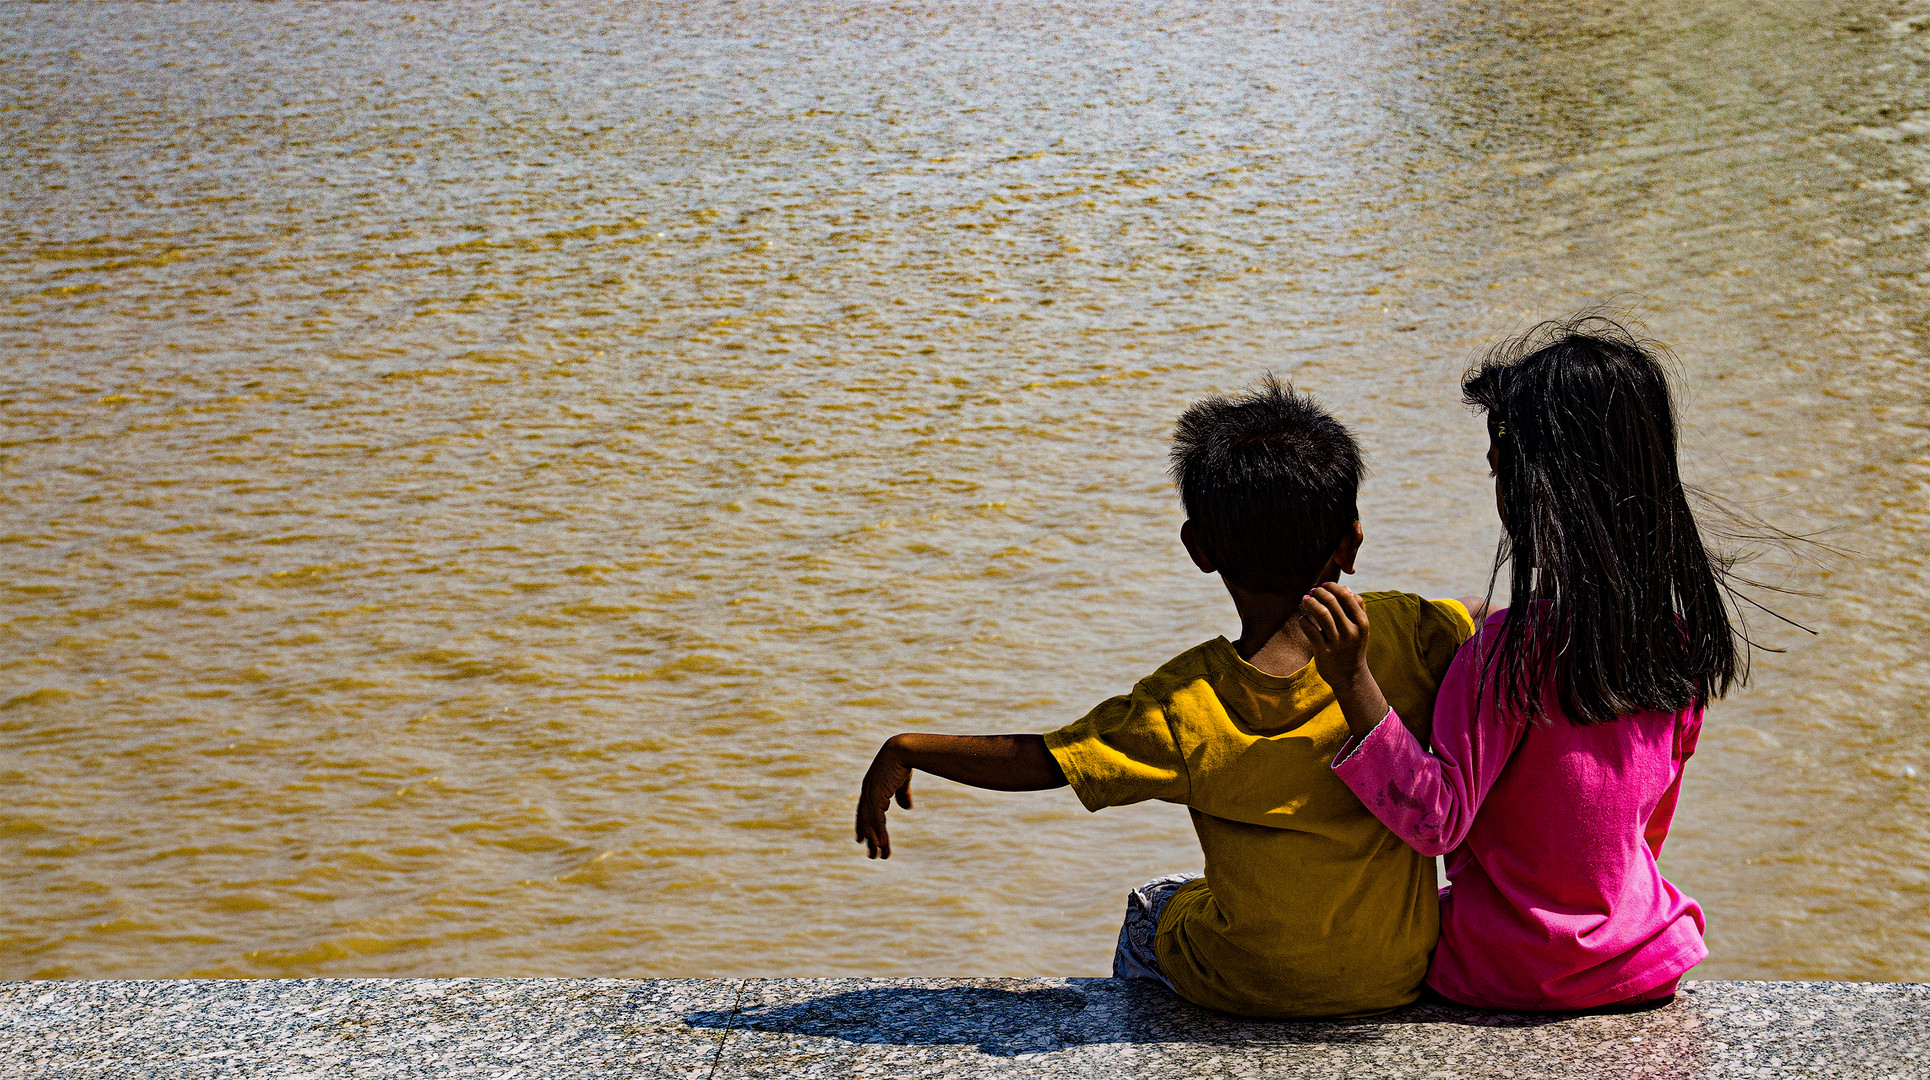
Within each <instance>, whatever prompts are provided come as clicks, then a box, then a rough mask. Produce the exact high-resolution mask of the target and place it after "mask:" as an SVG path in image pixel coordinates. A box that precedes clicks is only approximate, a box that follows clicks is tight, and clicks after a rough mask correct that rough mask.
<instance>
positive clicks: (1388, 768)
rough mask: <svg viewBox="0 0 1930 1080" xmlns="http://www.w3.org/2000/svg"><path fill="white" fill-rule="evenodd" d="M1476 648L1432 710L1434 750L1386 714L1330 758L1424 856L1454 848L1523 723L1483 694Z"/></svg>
mask: <svg viewBox="0 0 1930 1080" xmlns="http://www.w3.org/2000/svg"><path fill="white" fill-rule="evenodd" d="M1480 666H1481V663H1480V650H1479V649H1476V648H1463V649H1462V650H1461V652H1460V654H1459V655H1457V656H1456V657H1455V658H1454V664H1453V666H1451V667H1449V668H1448V673H1447V677H1446V678H1444V679H1443V680H1441V694H1440V697H1439V699H1438V700H1437V701H1436V702H1435V705H1434V752H1433V753H1431V754H1430V753H1428V752H1427V750H1426V749H1424V748H1423V747H1422V746H1421V743H1420V740H1418V739H1416V738H1415V737H1414V734H1413V733H1412V732H1410V731H1408V730H1407V725H1406V724H1403V723H1401V719H1400V717H1398V716H1396V715H1394V713H1393V711H1392V710H1389V711H1388V714H1387V718H1386V719H1384V720H1382V721H1381V722H1380V723H1379V724H1378V725H1376V726H1375V728H1374V730H1373V731H1371V732H1369V733H1368V734H1367V737H1366V738H1364V739H1362V740H1360V743H1359V745H1358V746H1353V747H1343V748H1342V750H1341V753H1340V754H1337V755H1335V756H1334V774H1335V775H1336V776H1338V777H1340V779H1341V781H1342V782H1343V783H1345V784H1346V785H1347V786H1348V787H1349V788H1351V789H1353V792H1354V794H1355V795H1358V796H1359V797H1360V801H1361V802H1362V803H1363V804H1365V805H1366V807H1367V809H1369V810H1371V811H1373V813H1374V816H1375V817H1377V818H1379V819H1380V820H1381V823H1382V824H1384V825H1386V826H1387V827H1388V829H1389V830H1391V831H1392V832H1393V833H1394V835H1395V836H1398V837H1400V838H1401V839H1402V840H1404V841H1406V842H1407V845H1408V846H1409V847H1411V848H1413V849H1414V850H1415V851H1418V852H1420V853H1421V854H1423V855H1445V854H1447V853H1448V852H1450V851H1453V850H1454V849H1455V848H1456V847H1459V846H1460V844H1461V841H1462V840H1464V839H1466V838H1467V835H1468V829H1469V828H1471V827H1472V826H1473V825H1474V815H1475V812H1476V811H1478V810H1480V809H1481V800H1483V799H1485V798H1487V796H1488V789H1489V788H1491V787H1493V786H1494V782H1495V778H1497V777H1499V776H1500V775H1501V770H1502V768H1503V767H1504V766H1505V765H1507V764H1508V758H1509V757H1511V756H1513V754H1514V749H1515V746H1516V744H1517V743H1519V742H1520V741H1521V734H1522V732H1523V731H1524V730H1525V727H1524V726H1523V725H1520V724H1518V723H1514V722H1511V721H1510V720H1509V719H1508V718H1506V717H1504V716H1502V715H1500V714H1499V710H1498V708H1497V702H1496V697H1497V695H1495V694H1493V693H1488V694H1482V693H1480V692H1479V687H1480Z"/></svg>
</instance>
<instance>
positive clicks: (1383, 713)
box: [1300, 582, 1387, 735]
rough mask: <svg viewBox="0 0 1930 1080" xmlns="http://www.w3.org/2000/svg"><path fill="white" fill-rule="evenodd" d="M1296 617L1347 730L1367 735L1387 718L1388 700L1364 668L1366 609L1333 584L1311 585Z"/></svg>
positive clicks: (1352, 594)
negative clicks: (1338, 707)
mask: <svg viewBox="0 0 1930 1080" xmlns="http://www.w3.org/2000/svg"><path fill="white" fill-rule="evenodd" d="M1300 618H1301V619H1302V620H1304V621H1305V622H1306V624H1307V628H1308V630H1309V631H1310V633H1309V635H1308V636H1309V638H1310V640H1311V644H1312V645H1313V661H1314V667H1315V668H1316V669H1317V670H1319V672H1320V677H1321V678H1323V679H1325V680H1327V685H1328V686H1331V687H1333V691H1334V698H1335V700H1337V701H1339V702H1340V710H1341V712H1342V713H1343V714H1345V715H1346V717H1347V728H1348V730H1350V731H1351V732H1353V734H1355V735H1366V734H1367V733H1369V732H1371V731H1373V730H1374V727H1375V725H1377V724H1379V723H1380V722H1381V721H1382V720H1384V719H1386V718H1387V699H1386V698H1385V697H1382V696H1381V692H1380V684H1379V683H1376V682H1375V681H1374V674H1373V672H1371V671H1369V670H1368V669H1367V608H1366V607H1365V606H1364V605H1363V604H1362V603H1361V602H1360V597H1358V596H1355V595H1354V592H1353V590H1352V589H1349V588H1347V587H1346V586H1345V585H1341V584H1338V583H1336V582H1328V583H1326V584H1323V585H1318V586H1315V587H1314V590H1313V591H1312V592H1310V593H1308V594H1307V595H1306V597H1305V598H1304V599H1302V600H1301V601H1300Z"/></svg>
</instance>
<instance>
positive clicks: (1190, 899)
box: [1045, 593, 1474, 1017]
mask: <svg viewBox="0 0 1930 1080" xmlns="http://www.w3.org/2000/svg"><path fill="white" fill-rule="evenodd" d="M1363 600H1364V601H1365V602H1366V605H1367V611H1368V614H1369V617H1370V618H1371V619H1372V622H1373V626H1374V633H1373V635H1372V636H1371V637H1370V638H1369V643H1368V649H1369V658H1368V662H1369V665H1370V667H1371V668H1372V670H1373V673H1374V676H1375V678H1376V680H1377V681H1378V682H1379V683H1380V686H1381V689H1382V691H1383V692H1384V693H1385V694H1386V696H1387V699H1388V702H1389V704H1390V705H1392V706H1393V707H1394V710H1395V712H1396V713H1397V714H1398V715H1400V716H1401V717H1402V718H1403V719H1404V720H1406V721H1407V722H1408V723H1410V724H1412V725H1415V726H1416V727H1417V729H1418V732H1419V733H1420V734H1421V735H1423V736H1425V734H1426V731H1425V725H1426V723H1427V721H1428V718H1429V717H1431V716H1432V712H1433V706H1434V695H1435V690H1436V689H1437V688H1438V686H1439V685H1440V681H1441V678H1442V676H1443V675H1444V674H1445V673H1446V671H1447V669H1448V666H1449V664H1450V662H1451V661H1452V660H1453V658H1454V654H1455V651H1456V650H1457V649H1458V648H1459V646H1460V644H1461V642H1462V641H1464V640H1465V639H1466V638H1467V637H1468V636H1469V635H1470V634H1472V633H1473V631H1474V625H1473V622H1472V620H1471V619H1470V618H1469V616H1468V613H1467V610H1466V609H1465V608H1464V607H1463V606H1462V605H1461V604H1459V603H1457V602H1455V601H1452V600H1436V601H1427V600H1424V599H1422V598H1421V597H1418V596H1414V595H1412V594H1408V593H1370V594H1368V595H1367V596H1365V597H1363ZM1346 737H1347V725H1346V721H1345V720H1344V719H1343V717H1342V716H1341V713H1340V709H1339V706H1338V705H1336V704H1335V702H1334V695H1333V692H1332V690H1331V689H1330V688H1329V687H1328V686H1327V684H1326V682H1325V681H1324V680H1322V679H1321V677H1320V675H1319V673H1318V672H1316V671H1315V670H1314V665H1313V664H1312V663H1308V664H1307V665H1306V666H1305V667H1303V668H1301V669H1300V670H1298V671H1296V672H1294V673H1293V674H1291V675H1287V676H1277V675H1269V674H1267V673H1266V672H1263V671H1261V670H1259V669H1258V668H1256V667H1254V666H1252V665H1251V664H1249V663H1247V662H1246V661H1244V660H1242V659H1241V658H1240V655H1239V653H1238V652H1236V651H1235V649H1234V647H1233V645H1232V644H1231V643H1229V642H1228V641H1227V640H1226V639H1225V638H1223V637H1222V638H1216V639H1214V640H1212V641H1209V642H1207V643H1205V644H1204V645H1200V646H1198V647H1196V648H1193V649H1189V650H1188V651H1186V652H1185V653H1182V654H1180V655H1179V656H1178V657H1176V658H1174V659H1173V660H1172V661H1170V662H1168V663H1166V664H1165V665H1163V666H1162V667H1161V668H1160V669H1159V670H1158V671H1156V672H1154V673H1153V674H1152V675H1150V676H1148V677H1146V678H1145V679H1142V680H1141V681H1140V682H1139V684H1138V685H1137V686H1135V687H1134V688H1133V692H1132V693H1131V694H1130V695H1127V696H1123V697H1116V698H1112V699H1110V700H1108V701H1106V702H1103V703H1102V704H1100V705H1099V707H1097V708H1095V709H1094V710H1093V711H1092V712H1091V713H1089V714H1087V715H1086V716H1085V717H1084V718H1083V719H1081V720H1079V721H1077V722H1076V723H1073V724H1071V725H1069V726H1067V727H1065V728H1062V729H1060V730H1058V731H1055V732H1052V733H1050V734H1048V735H1047V736H1046V737H1045V744H1046V748H1047V749H1048V750H1049V751H1050V752H1051V754H1052V757H1053V758H1054V759H1055V760H1056V761H1057V763H1058V765H1059V767H1060V769H1062V770H1063V771H1064V773H1065V776H1066V779H1067V780H1068V781H1069V782H1070V783H1071V785H1072V787H1073V789H1074V791H1075V792H1077V794H1078V796H1079V799H1080V801H1081V802H1082V803H1084V804H1085V806H1086V808H1087V809H1089V810H1098V809H1101V808H1102V807H1106V806H1118V805H1122V804H1125V803H1133V802H1141V801H1144V800H1147V799H1161V800H1164V801H1167V802H1176V803H1182V804H1184V805H1186V806H1187V807H1188V808H1189V809H1190V810H1191V811H1192V816H1193V826H1194V829H1195V830H1196V831H1197V832H1198V834H1199V839H1200V846H1201V848H1202V850H1203V851H1204V853H1205V856H1206V876H1205V877H1204V878H1203V879H1201V880H1199V881H1195V882H1192V883H1191V884H1189V885H1187V886H1185V887H1183V888H1182V889H1181V890H1180V891H1179V892H1178V893H1177V894H1175V895H1174V896H1173V897H1172V899H1171V900H1170V901H1168V902H1167V904H1166V907H1165V910H1164V911H1163V913H1161V915H1160V919H1159V932H1158V937H1157V939H1156V946H1155V947H1156V951H1157V955H1158V960H1159V968H1160V972H1161V973H1162V974H1163V975H1165V977H1166V978H1167V979H1169V980H1171V982H1172V983H1173V985H1174V988H1175V989H1177V990H1178V991H1179V992H1180V994H1181V995H1182V996H1184V997H1185V998H1187V999H1188V1000H1190V1001H1193V1002H1196V1003H1198V1004H1201V1005H1206V1006H1209V1007H1212V1008H1217V1009H1222V1010H1225V1011H1227V1012H1234V1013H1240V1014H1243V1015H1249V1016H1279V1017H1307V1016H1350V1015H1362V1014H1367V1013H1375V1012H1382V1011H1385V1010H1387V1009H1393V1008H1397V1007H1399V1006H1401V1005H1405V1004H1407V1003H1409V1002H1411V1001H1413V1000H1414V998H1415V996H1416V993H1417V991H1418V988H1419V986H1420V982H1421V977H1422V975H1423V974H1424V973H1425V972H1426V970H1427V960H1428V953H1429V951H1430V950H1431V949H1432V948H1433V946H1434V940H1435V937H1436V935H1437V933H1438V932H1439V911H1438V908H1437V906H1436V901H1435V877H1434V866H1433V860H1431V859H1426V858H1423V857H1421V856H1420V855H1418V854H1416V853H1415V852H1414V850H1413V849H1412V848H1410V847H1408V846H1407V845H1406V844H1404V843H1402V842H1401V841H1400V840H1399V839H1397V838H1396V837H1395V836H1394V835H1393V834H1392V833H1390V832H1388V831H1387V829H1386V828H1385V827H1384V826H1383V825H1381V823H1380V822H1379V820H1377V819H1376V818H1375V817H1374V816H1373V815H1372V814H1371V813H1369V812H1368V811H1367V810H1366V808H1364V807H1363V806H1362V805H1361V803H1360V801H1359V800H1358V799H1357V798H1355V797H1354V795H1353V793H1352V792H1351V791H1349V790H1348V789H1347V787H1346V785H1345V784H1342V783H1341V782H1340V781H1339V779H1337V778H1336V777H1335V776H1334V775H1333V771H1332V769H1331V767H1330V765H1329V763H1330V762H1331V761H1332V759H1333V756H1334V753H1335V752H1336V751H1338V750H1339V749H1340V746H1341V744H1342V743H1343V742H1344V741H1345V739H1346Z"/></svg>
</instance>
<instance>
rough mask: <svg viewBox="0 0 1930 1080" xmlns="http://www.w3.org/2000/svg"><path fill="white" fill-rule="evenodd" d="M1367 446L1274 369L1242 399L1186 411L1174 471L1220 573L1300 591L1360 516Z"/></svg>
mask: <svg viewBox="0 0 1930 1080" xmlns="http://www.w3.org/2000/svg"><path fill="white" fill-rule="evenodd" d="M1361 471H1362V470H1361V461H1360V447H1359V446H1358V445H1356V444H1355V442H1354V436H1353V434H1352V433H1351V432H1349V431H1348V430H1347V428H1346V426H1345V425H1343V424H1342V423H1341V422H1340V421H1338V420H1336V419H1334V418H1333V416H1332V415H1331V414H1330V413H1328V412H1327V410H1325V409H1323V408H1321V407H1320V406H1319V405H1318V404H1316V403H1315V402H1314V400H1313V399H1312V398H1311V397H1308V396H1307V395H1306V394H1303V393H1300V392H1298V391H1296V390H1294V388H1293V386H1292V384H1283V383H1282V382H1281V381H1280V380H1279V379H1277V378H1275V377H1274V376H1273V375H1271V374H1269V375H1267V377H1266V378H1265V379H1264V380H1262V381H1261V383H1260V385H1259V386H1258V387H1255V388H1254V389H1252V390H1249V391H1247V392H1246V393H1244V394H1241V395H1239V396H1238V397H1232V398H1226V397H1210V398H1207V399H1206V400H1204V401H1200V402H1197V403H1195V404H1194V405H1193V406H1192V407H1190V408H1188V409H1187V410H1186V411H1185V412H1184V413H1181V414H1180V418H1179V423H1178V425H1177V426H1176V427H1175V429H1174V432H1173V453H1172V473H1173V481H1174V483H1176V484H1177V485H1178V486H1179V497H1180V501H1181V502H1182V503H1183V504H1184V505H1185V507H1186V516H1187V517H1188V518H1189V519H1191V520H1192V522H1193V529H1194V535H1195V536H1196V537H1197V538H1198V540H1199V543H1200V545H1201V546H1202V547H1204V548H1205V549H1206V553H1207V555H1208V556H1210V557H1211V558H1212V560H1213V564H1214V566H1215V567H1217V568H1218V569H1219V572H1220V576H1221V577H1222V578H1224V579H1225V580H1227V581H1230V582H1232V583H1233V584H1235V585H1238V586H1240V587H1241V588H1243V589H1247V590H1249V591H1251V592H1258V593H1276V594H1296V595H1297V594H1300V593H1304V592H1306V590H1308V589H1309V588H1312V587H1313V586H1314V584H1315V583H1316V582H1315V580H1314V579H1315V578H1316V577H1318V576H1319V574H1320V568H1321V567H1322V566H1324V565H1325V564H1326V562H1327V559H1328V557H1330V556H1331V555H1333V553H1334V549H1335V548H1337V547H1339V546H1340V542H1341V540H1342V539H1343V538H1345V537H1346V536H1347V535H1348V533H1349V531H1350V530H1351V529H1352V528H1353V525H1354V522H1355V521H1356V520H1358V519H1359V517H1360V513H1359V511H1358V510H1357V509H1356V508H1355V494H1356V492H1358V491H1359V489H1360V477H1361Z"/></svg>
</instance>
